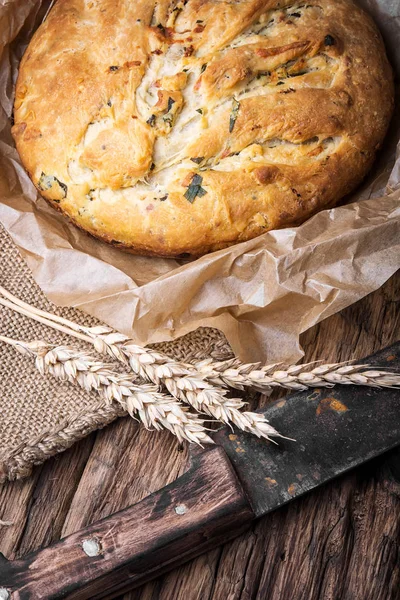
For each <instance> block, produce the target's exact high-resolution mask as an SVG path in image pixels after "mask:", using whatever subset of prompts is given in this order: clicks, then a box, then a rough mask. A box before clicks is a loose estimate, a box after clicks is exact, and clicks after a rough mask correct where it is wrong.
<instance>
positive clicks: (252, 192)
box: [13, 0, 393, 256]
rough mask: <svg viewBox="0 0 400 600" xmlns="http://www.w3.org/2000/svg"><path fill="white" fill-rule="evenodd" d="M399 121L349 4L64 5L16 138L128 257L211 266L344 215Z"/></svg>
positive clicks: (27, 67) (51, 190)
mask: <svg viewBox="0 0 400 600" xmlns="http://www.w3.org/2000/svg"><path fill="white" fill-rule="evenodd" d="M392 110H393V81H392V73H391V69H390V66H389V64H388V61H387V58H386V55H385V51H384V47H383V43H382V40H381V38H380V35H379V33H378V32H377V30H376V27H375V25H374V24H373V23H372V22H371V20H370V19H369V17H368V16H367V15H365V14H364V13H363V12H362V11H361V10H360V9H359V8H357V7H356V6H355V5H353V4H352V3H351V2H350V0H315V1H313V0H310V2H293V0H290V1H289V0H281V1H280V2H278V0H239V1H237V0H235V1H233V0H173V1H171V0H157V2H155V1H154V0H137V1H136V2H130V1H129V0H58V2H57V3H56V4H55V6H54V7H53V9H52V10H51V12H50V14H49V16H48V17H47V19H46V21H45V22H44V23H43V24H42V25H41V27H40V28H39V30H38V31H37V32H36V34H35V35H34V37H33V39H32V41H31V43H30V45H29V46H28V49H27V51H26V53H25V55H24V57H23V59H22V62H21V67H20V73H19V78H18V82H17V88H16V99H15V108H14V118H15V125H14V127H13V135H14V138H15V141H16V145H17V149H18V151H19V153H20V156H21V159H22V161H23V164H24V166H25V167H26V169H27V171H28V173H29V175H30V177H31V179H32V180H33V182H34V183H35V185H36V186H37V187H38V189H39V190H40V193H41V194H42V195H43V196H44V197H45V198H46V199H47V200H49V201H50V202H51V203H52V204H53V205H54V206H56V208H57V209H59V210H61V211H62V212H63V213H64V214H66V215H67V216H68V217H69V218H70V219H71V220H72V221H73V222H74V223H75V224H77V225H78V226H79V227H81V228H82V229H84V230H86V231H87V232H89V233H91V234H92V235H94V236H96V237H99V238H101V239H103V240H105V241H108V242H110V243H116V244H118V246H119V247H123V248H127V249H129V250H130V251H132V252H137V253H144V254H151V255H162V256H177V255H180V254H183V253H189V254H193V255H200V254H203V253H206V252H209V251H212V250H216V249H219V248H223V247H226V246H228V245H230V244H232V243H235V242H238V241H243V240H246V239H250V238H252V237H254V236H257V235H260V234H261V233H264V232H265V231H267V230H269V229H273V228H276V227H285V226H288V225H291V224H293V223H300V222H301V221H303V220H304V219H306V218H307V217H309V216H310V215H312V214H313V213H315V212H316V211H317V210H320V209H322V208H325V207H328V206H333V205H334V204H335V203H336V202H337V201H338V200H339V199H340V198H341V197H343V196H344V195H345V194H347V193H348V192H350V191H351V190H352V189H353V188H354V187H355V186H356V185H357V184H358V183H359V182H360V181H361V179H362V178H363V177H364V176H365V174H366V172H367V171H368V169H369V168H370V166H371V164H372V162H373V160H374V156H375V153H376V150H377V148H378V147H379V145H380V144H381V142H382V140H383V137H384V135H385V132H386V129H387V126H388V123H389V120H390V117H391V113H392Z"/></svg>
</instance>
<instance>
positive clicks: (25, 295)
mask: <svg viewBox="0 0 400 600" xmlns="http://www.w3.org/2000/svg"><path fill="white" fill-rule="evenodd" d="M0 258H1V267H0V269H1V271H0V285H2V286H3V287H5V288H6V289H8V290H9V291H10V292H11V293H13V294H15V295H16V296H18V297H19V298H21V299H23V300H24V301H25V302H29V303H30V304H32V305H34V306H37V307H38V308H41V309H43V310H48V311H52V312H55V313H57V314H59V315H62V316H64V317H67V318H68V319H72V320H73V321H76V322H78V323H81V324H83V325H95V324H97V322H96V321H95V320H94V319H92V318H91V317H88V316H87V315H85V314H84V313H82V312H80V311H77V310H74V309H60V308H57V307H55V306H54V305H52V304H51V303H50V302H49V301H48V300H47V299H46V298H45V296H44V295H43V293H42V292H41V290H40V288H39V287H38V286H37V284H36V283H35V281H34V280H33V277H32V275H31V273H30V271H29V269H28V267H27V266H26V264H25V262H24V261H23V259H22V258H21V256H20V254H19V252H18V250H17V248H16V247H15V245H14V244H13V242H12V241H11V238H10V236H9V235H8V234H7V233H6V232H5V230H4V229H3V228H1V226H0ZM0 323H1V329H0V331H1V333H2V334H3V335H6V336H9V337H12V338H14V339H18V340H24V341H33V340H39V339H42V340H45V341H49V342H51V343H56V344H61V343H69V344H73V345H74V346H76V347H78V346H79V345H80V344H79V342H78V341H77V340H71V338H69V337H68V336H65V335H63V334H61V333H59V332H56V331H54V330H52V329H51V330H50V329H49V328H47V327H45V326H43V325H41V324H39V323H36V322H35V321H32V320H30V319H28V318H26V317H23V316H21V315H19V314H16V313H14V312H13V311H11V310H9V309H7V308H4V307H3V306H0ZM155 347H157V348H160V349H162V350H163V351H164V352H166V353H167V354H168V355H170V356H171V357H174V358H177V359H179V360H184V361H187V362H190V361H193V360H194V359H202V358H206V357H208V356H211V357H213V358H216V359H223V358H228V357H229V356H231V350H230V347H229V345H228V343H227V341H226V339H225V337H224V335H223V334H222V333H221V332H220V331H218V330H216V329H211V328H200V329H198V330H197V331H194V332H192V333H190V334H188V335H186V336H184V337H182V338H180V339H178V340H176V341H175V342H167V343H165V344H157V345H155ZM90 350H92V348H90ZM124 414H125V413H124V411H123V410H122V409H121V407H120V406H119V405H117V404H115V405H114V404H113V405H111V406H107V405H105V404H104V402H102V401H100V399H99V397H98V396H97V394H95V393H94V392H93V393H87V392H83V391H81V390H80V389H79V388H77V387H75V386H74V385H72V384H69V383H60V382H59V381H57V380H55V379H53V378H51V377H42V376H41V375H40V374H39V373H38V372H37V371H36V369H35V367H34V365H33V362H32V361H31V360H30V359H29V358H27V357H26V356H22V355H20V354H18V353H17V352H15V350H14V349H13V348H11V347H9V346H6V345H5V344H0V481H2V480H5V479H10V480H13V479H19V478H21V477H25V476H27V475H29V474H30V472H31V470H32V467H33V465H36V464H40V463H42V462H44V461H45V460H46V459H47V458H49V457H50V456H53V455H54V454H56V453H58V452H62V451H63V450H65V449H67V448H69V447H70V446H71V445H72V444H73V443H74V442H76V441H77V440H80V439H82V438H83V437H85V436H86V435H88V434H89V433H90V432H91V431H94V430H95V429H99V428H101V427H104V426H105V425H107V424H108V423H111V422H112V421H113V420H114V419H116V418H117V417H119V416H122V415H124ZM165 435H168V434H167V433H166V434H165Z"/></svg>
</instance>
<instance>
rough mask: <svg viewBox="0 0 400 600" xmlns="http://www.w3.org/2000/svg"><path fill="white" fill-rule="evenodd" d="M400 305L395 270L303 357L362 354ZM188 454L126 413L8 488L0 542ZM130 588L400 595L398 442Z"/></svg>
mask: <svg viewBox="0 0 400 600" xmlns="http://www.w3.org/2000/svg"><path fill="white" fill-rule="evenodd" d="M399 306H400V275H399V274H398V275H397V276H395V277H393V278H392V279H391V280H390V281H389V282H387V284H386V285H385V286H384V287H383V288H382V289H381V290H379V291H377V292H375V293H374V294H372V295H370V296H368V297H367V298H365V299H364V300H362V301H360V302H358V303H357V304H355V305H354V306H352V307H350V308H347V309H346V310H344V311H342V312H341V313H340V314H337V315H335V316H333V317H330V318H329V319H327V320H326V321H324V322H323V323H321V324H320V325H318V326H316V327H314V328H313V329H311V330H310V331H308V332H307V333H306V334H305V335H304V336H303V339H302V343H303V345H304V348H305V350H306V360H314V359H325V360H328V361H341V360H347V359H350V358H361V357H363V356H366V355H368V354H370V353H372V352H374V351H376V350H379V349H380V348H382V347H384V346H386V345H388V344H390V343H392V342H394V341H396V340H398V339H400V311H399ZM266 401H267V400H266V399H265V398H260V405H261V404H262V402H266ZM399 410H400V393H399ZM186 458H187V450H186V448H185V449H181V448H180V447H179V446H178V444H177V443H176V441H175V440H174V439H173V438H172V436H169V435H168V434H164V433H161V434H156V433H149V432H147V431H145V429H144V428H141V427H138V426H137V424H136V423H135V422H133V421H132V420H130V419H128V418H126V419H120V420H119V422H116V423H114V424H113V425H111V426H110V427H108V428H106V429H105V430H103V431H99V432H97V433H96V434H93V435H91V436H90V437H88V438H87V439H86V440H84V441H82V442H81V443H79V444H76V445H75V446H74V447H73V448H71V449H70V450H69V451H68V452H65V453H64V454H62V455H59V456H58V457H56V458H53V459H51V460H49V461H48V462H47V463H45V464H44V465H43V466H42V467H38V468H36V469H35V471H34V474H33V476H32V477H30V478H29V479H27V480H25V481H21V482H16V483H8V484H6V485H4V487H2V488H1V489H0V518H1V519H3V520H5V521H12V522H13V525H12V526H9V527H6V526H2V527H0V550H1V552H3V554H5V555H6V556H7V557H8V558H16V557H19V556H22V555H24V554H27V553H28V552H30V551H32V550H35V549H37V548H39V547H40V546H42V545H47V544H49V543H50V542H53V541H54V540H57V539H58V538H60V537H61V536H64V535H66V534H68V533H72V532H74V531H76V530H77V529H79V528H81V527H83V526H85V525H87V524H89V523H91V522H93V521H95V520H97V519H99V518H101V517H105V516H107V515H109V514H110V513H112V512H115V511H116V510H118V509H121V508H124V507H126V506H128V505H129V504H131V503H134V502H137V501H138V500H140V499H141V498H143V497H144V496H146V495H148V494H149V493H151V492H153V491H155V490H157V489H159V488H160V487H162V486H164V485H165V484H166V483H169V482H170V481H172V480H174V479H175V478H176V477H177V476H178V475H180V474H181V473H182V472H183V471H184V470H185V462H186ZM122 598H123V599H124V600H251V599H258V600H317V599H318V600H399V599H400V451H399V450H397V451H394V452H392V453H391V454H389V455H386V456H385V457H382V458H380V459H377V460H375V461H373V462H371V463H369V464H367V465H365V466H364V467H363V468H360V469H358V470H357V471H355V472H353V473H350V474H348V475H346V476H344V477H342V478H341V479H338V480H336V481H334V482H333V483H331V484H329V485H326V486H325V487H323V488H322V489H320V490H317V491H315V492H314V493H311V494H309V495H308V496H306V497H305V498H303V499H301V500H298V501H295V502H293V503H291V504H290V505H288V506H287V507H284V508H282V509H280V510H278V511H276V512H275V513H273V514H271V515H268V516H266V517H264V518H263V519H261V520H260V521H259V522H257V523H256V524H255V525H254V526H253V527H252V529H251V530H250V531H249V532H248V533H246V534H245V535H242V536H241V537H239V538H237V539H236V540H235V541H233V542H231V543H229V544H226V545H225V546H224V547H222V548H218V549H216V550H214V551H212V552H209V553H208V554H206V555H204V556H201V557H200V558H198V559H196V560H193V561H192V562H190V563H188V564H186V565H184V566H182V567H181V568H179V569H176V570H174V571H172V572H171V573H169V574H167V575H165V576H164V577H161V578H159V579H157V580H155V581H152V582H150V583H148V584H147V585H145V586H143V587H142V588H140V589H137V590H134V591H132V592H131V593H129V594H125V595H124V596H121V597H120V600H122Z"/></svg>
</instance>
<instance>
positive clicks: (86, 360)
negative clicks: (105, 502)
mask: <svg viewBox="0 0 400 600" xmlns="http://www.w3.org/2000/svg"><path fill="white" fill-rule="evenodd" d="M0 341H2V342H5V343H7V344H9V345H12V346H14V348H15V349H16V350H17V351H18V352H20V353H22V354H26V355H29V356H32V357H34V359H35V366H36V368H37V369H38V371H39V372H40V373H41V374H42V375H47V374H51V375H53V376H54V377H56V378H58V379H60V380H61V381H69V382H70V383H74V384H76V385H79V386H80V387H81V388H83V389H84V390H86V391H91V390H94V391H96V392H97V393H98V394H100V396H102V397H103V398H104V399H105V401H106V402H107V403H108V404H111V403H112V402H113V401H116V402H119V403H120V404H121V405H122V407H123V408H124V409H125V410H126V411H127V412H128V413H129V414H130V415H131V416H133V417H134V416H135V415H136V416H137V417H138V418H139V420H140V421H141V422H142V423H143V424H144V426H145V427H146V429H150V428H154V429H157V430H161V429H163V428H164V429H168V430H169V431H170V432H171V433H173V434H174V435H175V436H176V437H177V438H178V440H179V441H180V442H182V441H183V440H187V441H189V442H194V443H196V444H199V445H201V444H202V443H213V441H212V440H211V438H210V437H209V436H208V435H207V434H206V431H205V428H204V425H203V423H204V421H203V420H202V419H200V418H199V417H198V416H197V415H196V414H192V413H190V412H188V410H187V408H186V407H184V406H182V405H181V404H180V403H179V402H177V401H176V400H175V399H173V398H171V397H169V396H166V395H165V394H162V393H160V392H159V391H157V387H156V386H154V385H149V384H144V385H140V386H139V385H136V384H135V383H134V382H133V381H132V378H131V377H130V376H129V374H127V373H123V374H119V373H117V372H115V371H112V370H111V369H110V366H109V365H107V364H106V363H103V362H101V361H98V360H96V359H95V358H94V357H93V356H92V355H90V354H88V353H86V352H84V351H79V350H77V349H75V348H71V347H69V346H57V347H54V348H52V347H51V346H50V345H49V344H47V343H46V342H43V341H35V342H23V341H19V340H13V339H11V338H7V337H5V336H0Z"/></svg>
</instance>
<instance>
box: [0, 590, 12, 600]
mask: <svg viewBox="0 0 400 600" xmlns="http://www.w3.org/2000/svg"><path fill="white" fill-rule="evenodd" d="M10 599H11V594H10V592H9V591H8V590H6V588H2V587H0V600H10Z"/></svg>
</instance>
